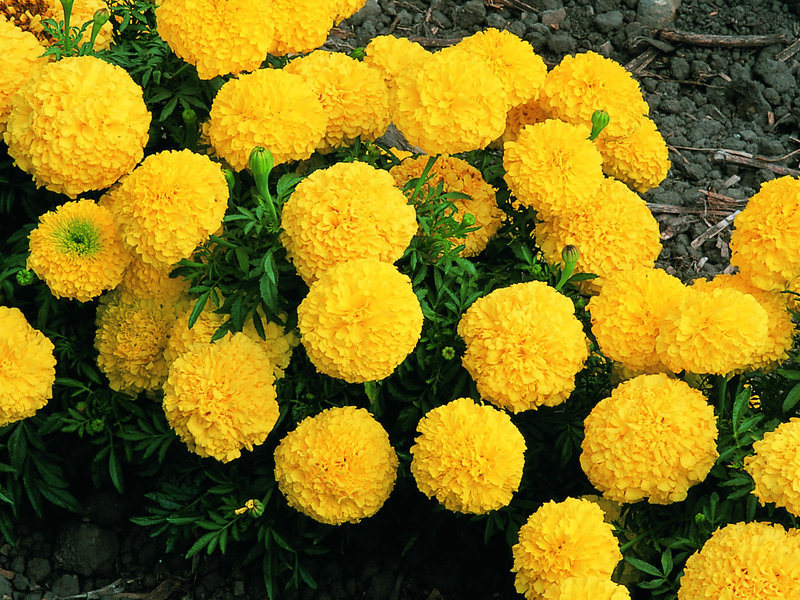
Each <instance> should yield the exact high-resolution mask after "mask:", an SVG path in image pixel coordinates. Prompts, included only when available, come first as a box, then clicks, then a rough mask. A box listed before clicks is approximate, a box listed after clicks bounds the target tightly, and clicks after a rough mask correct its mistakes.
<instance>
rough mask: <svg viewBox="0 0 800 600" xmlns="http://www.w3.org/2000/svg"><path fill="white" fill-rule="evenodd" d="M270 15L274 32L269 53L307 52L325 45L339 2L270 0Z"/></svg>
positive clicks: (338, 11) (337, 12) (338, 8)
mask: <svg viewBox="0 0 800 600" xmlns="http://www.w3.org/2000/svg"><path fill="white" fill-rule="evenodd" d="M269 10H270V14H269V18H270V19H271V20H272V22H273V23H274V25H275V36H274V40H273V44H272V46H271V48H270V50H269V53H270V54H272V55H274V56H285V55H286V54H304V53H306V52H311V51H312V50H315V49H317V48H319V47H320V46H322V44H324V43H325V40H326V39H328V32H329V31H330V30H331V28H332V27H333V20H334V17H336V16H338V14H339V13H340V6H337V5H336V3H334V2H330V1H329V0H304V1H303V2H296V1H295V0H271V2H270V9H269Z"/></svg>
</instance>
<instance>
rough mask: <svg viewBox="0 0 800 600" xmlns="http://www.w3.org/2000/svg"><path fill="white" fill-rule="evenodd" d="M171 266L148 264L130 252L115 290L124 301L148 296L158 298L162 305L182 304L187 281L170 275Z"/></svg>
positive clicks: (185, 294) (187, 294) (187, 293)
mask: <svg viewBox="0 0 800 600" xmlns="http://www.w3.org/2000/svg"><path fill="white" fill-rule="evenodd" d="M173 267H174V265H170V266H168V267H161V266H160V265H159V266H153V265H148V264H147V263H146V262H144V261H142V259H140V258H139V257H138V255H135V254H132V253H131V262H130V263H128V266H127V268H126V269H125V272H124V273H123V274H122V281H120V283H119V285H118V286H117V287H116V288H115V291H116V292H117V293H118V294H119V295H120V296H121V297H122V299H123V300H126V301H128V300H132V299H133V298H150V299H158V300H160V301H161V303H162V304H164V306H175V307H179V306H182V305H183V304H185V303H186V302H187V300H186V299H187V298H188V296H189V283H188V282H187V281H186V280H185V279H183V278H182V277H170V276H169V275H170V272H171V271H172V269H173Z"/></svg>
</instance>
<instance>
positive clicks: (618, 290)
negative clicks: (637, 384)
mask: <svg viewBox="0 0 800 600" xmlns="http://www.w3.org/2000/svg"><path fill="white" fill-rule="evenodd" d="M685 293H686V286H684V285H683V283H681V281H680V280H679V279H678V278H677V277H673V276H672V275H668V274H667V273H666V272H664V271H662V270H661V269H652V268H648V267H637V268H633V269H630V270H626V271H617V272H615V273H612V274H611V275H609V276H608V277H607V278H606V280H605V283H604V284H603V287H602V289H601V290H600V293H599V294H598V295H597V296H595V297H593V298H592V299H591V300H590V301H589V305H588V309H589V312H590V313H591V316H592V333H594V335H595V337H596V338H597V343H598V344H599V345H600V349H601V350H602V352H603V354H605V355H606V356H607V357H609V358H610V359H612V360H615V361H617V362H619V363H621V364H622V366H623V367H624V368H626V369H629V370H631V371H633V372H637V373H658V372H661V371H668V370H669V369H668V368H667V367H666V365H664V364H663V363H662V362H661V360H660V359H659V357H658V354H656V337H657V336H658V328H659V327H660V326H661V321H662V319H663V318H664V316H665V315H666V314H667V313H669V312H670V311H671V310H672V309H673V308H674V307H675V306H676V305H677V304H678V303H679V302H680V301H681V299H682V298H683V295H684V294H685Z"/></svg>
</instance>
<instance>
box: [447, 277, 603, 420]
mask: <svg viewBox="0 0 800 600" xmlns="http://www.w3.org/2000/svg"><path fill="white" fill-rule="evenodd" d="M542 315H547V326H546V327H542V326H541V316H542ZM458 335H460V336H461V338H462V339H463V340H464V342H465V343H466V345H467V350H466V352H465V353H464V356H463V358H462V362H463V364H464V368H466V369H467V371H469V374H470V375H471V376H472V378H473V379H474V380H475V383H476V384H477V386H478V392H480V394H481V396H482V397H483V398H485V399H486V400H488V401H490V402H492V403H493V404H495V405H497V406H499V407H501V408H505V409H507V410H510V411H511V412H520V411H523V410H529V409H534V408H538V407H539V406H555V405H557V404H560V403H561V402H563V401H564V400H566V398H567V396H569V394H570V393H571V392H572V390H573V388H574V387H575V374H576V373H577V372H578V371H580V370H581V368H583V363H584V361H585V360H586V358H587V357H588V355H589V351H588V350H587V347H586V336H585V335H584V333H583V328H582V327H581V323H580V321H578V319H577V318H576V317H575V315H574V307H573V305H572V302H571V301H570V299H569V298H567V297H566V296H563V295H561V294H559V293H558V292H557V291H556V290H554V289H553V288H551V287H549V286H548V285H547V284H546V283H543V282H540V281H531V282H528V283H517V284H514V285H511V286H509V287H506V288H501V289H497V290H495V291H493V292H491V293H490V294H488V295H487V296H484V297H483V298H480V299H478V300H477V301H475V303H474V304H473V305H472V306H470V307H469V308H468V309H467V310H466V312H465V313H464V315H463V316H462V317H461V320H460V321H459V323H458Z"/></svg>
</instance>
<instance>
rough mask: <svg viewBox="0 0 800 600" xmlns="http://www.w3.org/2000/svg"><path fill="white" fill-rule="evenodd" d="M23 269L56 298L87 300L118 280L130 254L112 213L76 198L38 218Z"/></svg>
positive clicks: (30, 238)
mask: <svg viewBox="0 0 800 600" xmlns="http://www.w3.org/2000/svg"><path fill="white" fill-rule="evenodd" d="M29 249H30V254H29V255H28V262H27V267H28V268H29V269H31V270H32V271H33V272H34V273H36V275H38V276H39V278H40V279H42V280H43V281H44V282H45V283H46V284H47V287H49V288H50V292H51V293H52V294H53V295H54V296H55V297H56V298H73V299H76V300H80V301H81V302H86V301H88V300H91V299H92V298H95V297H97V296H99V295H100V294H102V293H103V292H104V291H105V290H110V289H112V288H114V287H116V286H117V284H119V282H120V281H121V280H122V274H123V272H124V271H125V268H126V267H127V266H128V263H129V262H130V260H131V256H130V254H129V253H128V251H127V250H126V249H125V247H124V246H123V245H122V241H121V240H120V237H119V234H118V233H117V228H116V227H115V226H114V219H113V217H112V216H111V213H110V212H109V211H108V210H107V209H105V208H103V207H102V206H99V205H98V204H97V203H96V202H95V201H94V200H76V201H74V202H67V203H66V204H62V205H61V206H59V207H58V208H57V209H56V210H53V211H50V212H48V213H45V214H44V215H42V216H41V217H39V225H38V226H37V227H36V229H34V230H33V231H31V233H30V236H29Z"/></svg>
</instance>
